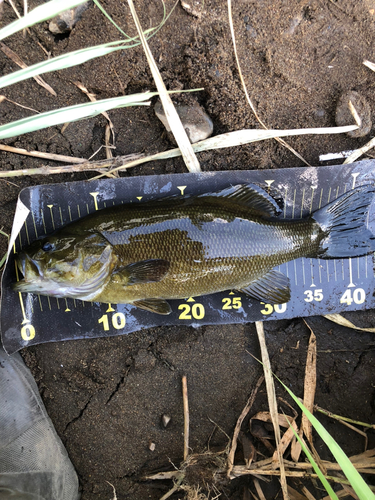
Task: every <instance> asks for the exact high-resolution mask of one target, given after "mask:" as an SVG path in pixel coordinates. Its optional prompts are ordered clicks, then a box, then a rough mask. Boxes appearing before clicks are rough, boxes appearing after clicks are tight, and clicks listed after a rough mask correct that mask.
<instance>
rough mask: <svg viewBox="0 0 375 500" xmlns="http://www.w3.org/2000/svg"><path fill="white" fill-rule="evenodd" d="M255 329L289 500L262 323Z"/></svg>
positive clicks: (281, 480)
mask: <svg viewBox="0 0 375 500" xmlns="http://www.w3.org/2000/svg"><path fill="white" fill-rule="evenodd" d="M255 327H256V331H257V334H258V340H259V345H260V350H261V354H262V362H263V370H264V376H265V380H266V388H267V396H268V404H269V409H270V414H271V418H272V423H273V428H274V431H275V440H276V447H277V450H278V456H279V467H280V482H281V489H282V492H283V497H284V499H289V495H288V488H287V483H286V476H285V468H284V461H283V456H282V454H281V449H280V446H279V445H280V441H281V436H280V427H279V423H278V411H277V401H276V392H275V384H274V381H273V376H272V371H271V363H270V358H269V356H268V350H267V345H266V339H265V335H264V329H263V322H262V321H256V322H255Z"/></svg>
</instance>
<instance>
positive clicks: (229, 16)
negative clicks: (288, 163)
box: [228, 0, 311, 167]
mask: <svg viewBox="0 0 375 500" xmlns="http://www.w3.org/2000/svg"><path fill="white" fill-rule="evenodd" d="M228 18H229V27H230V32H231V35H232V42H233V50H234V55H235V58H236V64H237V69H238V73H239V76H240V80H241V84H242V88H243V90H244V92H245V96H246V100H247V102H248V103H249V106H250V108H251V109H252V111H253V113H254V115H255V118H256V119H257V120H258V122H259V123H260V124H261V125H262V127H263V128H264V129H267V126H266V125H265V123H263V121H262V120H261V119H260V117H259V115H258V113H257V112H256V109H255V107H254V105H253V103H252V101H251V99H250V97H249V94H248V92H247V87H246V84H245V80H244V78H243V75H242V70H241V65H240V61H239V58H238V54H237V44H236V37H235V34H234V27H233V19H232V0H228ZM275 139H276V140H277V141H278V142H279V143H280V144H282V145H283V146H285V147H286V148H287V149H289V151H291V152H292V153H293V154H294V155H296V156H297V158H299V159H300V160H301V161H303V162H304V163H305V164H306V165H307V166H308V167H310V166H311V165H310V163H308V162H307V161H306V160H305V159H304V158H303V157H302V156H301V155H300V154H299V153H297V151H296V150H295V149H293V148H292V146H290V145H289V144H288V143H287V142H285V141H284V140H283V139H280V137H275Z"/></svg>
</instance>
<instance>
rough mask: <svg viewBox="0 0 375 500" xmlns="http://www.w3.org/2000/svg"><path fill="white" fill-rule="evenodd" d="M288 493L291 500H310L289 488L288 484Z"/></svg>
mask: <svg viewBox="0 0 375 500" xmlns="http://www.w3.org/2000/svg"><path fill="white" fill-rule="evenodd" d="M288 493H289V496H290V500H308V499H307V498H306V497H305V496H304V495H301V493H299V491H297V490H295V489H294V488H292V487H291V486H289V484H288Z"/></svg>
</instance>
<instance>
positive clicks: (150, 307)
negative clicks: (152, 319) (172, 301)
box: [133, 299, 172, 316]
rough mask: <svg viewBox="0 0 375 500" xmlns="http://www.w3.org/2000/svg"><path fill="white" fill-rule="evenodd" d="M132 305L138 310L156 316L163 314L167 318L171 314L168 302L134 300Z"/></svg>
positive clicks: (162, 300)
mask: <svg viewBox="0 0 375 500" xmlns="http://www.w3.org/2000/svg"><path fill="white" fill-rule="evenodd" d="M133 305H135V306H137V307H139V309H144V310H145V311H150V312H153V313H156V314H163V315H165V316H167V315H168V314H171V312H172V309H171V306H170V305H169V304H168V302H167V301H166V300H164V299H143V300H136V301H135V302H133Z"/></svg>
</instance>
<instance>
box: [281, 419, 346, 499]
mask: <svg viewBox="0 0 375 500" xmlns="http://www.w3.org/2000/svg"><path fill="white" fill-rule="evenodd" d="M287 420H288V418H287ZM288 424H289V426H290V428H291V429H292V431H293V434H294V435H295V437H296V438H297V440H298V442H299V444H300V445H301V448H302V450H303V451H304V453H305V455H306V456H307V458H308V459H309V462H310V464H311V465H312V466H313V469H314V471H315V472H316V474H317V476H318V477H319V479H320V481H321V482H322V484H323V486H324V488H325V490H326V492H327V493H328V495H329V496H330V497H331V499H332V500H339V499H338V497H337V495H336V493H335V492H334V491H333V489H332V487H331V485H330V484H329V482H328V481H327V479H326V478H325V476H324V474H323V472H322V471H321V470H320V469H319V467H318V464H317V463H316V462H315V460H314V457H313V456H312V455H311V453H310V451H309V450H308V448H306V446H305V443H304V442H303V441H302V439H301V438H300V437H299V435H298V434H297V432H296V431H295V429H294V428H293V426H292V425H290V423H289V421H288Z"/></svg>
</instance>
